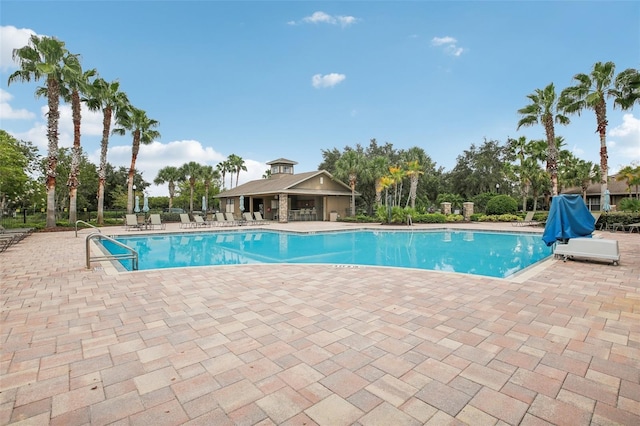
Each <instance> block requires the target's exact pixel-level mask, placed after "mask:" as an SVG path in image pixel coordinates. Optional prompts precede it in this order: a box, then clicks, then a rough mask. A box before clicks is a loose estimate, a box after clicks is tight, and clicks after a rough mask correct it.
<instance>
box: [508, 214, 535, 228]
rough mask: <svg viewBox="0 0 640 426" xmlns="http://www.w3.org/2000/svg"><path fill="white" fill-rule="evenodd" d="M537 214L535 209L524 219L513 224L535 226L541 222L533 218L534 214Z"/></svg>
mask: <svg viewBox="0 0 640 426" xmlns="http://www.w3.org/2000/svg"><path fill="white" fill-rule="evenodd" d="M534 214H536V212H535V211H533V212H527V214H526V216H525V217H524V219H523V220H521V221H517V222H514V223H513V226H533V225H538V224H539V223H540V222H537V221H535V220H533V215H534Z"/></svg>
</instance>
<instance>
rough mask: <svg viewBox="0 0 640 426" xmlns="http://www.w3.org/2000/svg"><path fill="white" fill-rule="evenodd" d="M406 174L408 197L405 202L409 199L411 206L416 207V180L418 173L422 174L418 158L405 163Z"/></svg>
mask: <svg viewBox="0 0 640 426" xmlns="http://www.w3.org/2000/svg"><path fill="white" fill-rule="evenodd" d="M405 173H406V175H407V176H409V182H410V186H409V198H408V199H407V203H408V202H409V200H411V208H412V209H415V208H416V194H417V193H418V180H419V179H420V175H423V174H424V171H423V170H422V166H421V165H420V163H419V162H418V160H414V161H409V162H408V163H407V170H406V172H405Z"/></svg>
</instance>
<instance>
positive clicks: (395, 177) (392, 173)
mask: <svg viewBox="0 0 640 426" xmlns="http://www.w3.org/2000/svg"><path fill="white" fill-rule="evenodd" d="M405 176H406V173H405V171H404V169H403V168H402V167H399V166H391V167H389V177H391V180H392V182H393V190H394V195H393V205H394V206H399V205H400V201H401V200H402V180H403V179H404V177H405Z"/></svg>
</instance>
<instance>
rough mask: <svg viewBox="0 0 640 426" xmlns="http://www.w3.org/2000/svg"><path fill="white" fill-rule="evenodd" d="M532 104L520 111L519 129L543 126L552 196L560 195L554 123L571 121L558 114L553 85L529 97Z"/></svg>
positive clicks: (537, 90) (536, 91)
mask: <svg viewBox="0 0 640 426" xmlns="http://www.w3.org/2000/svg"><path fill="white" fill-rule="evenodd" d="M527 98H529V100H530V101H531V103H530V104H529V105H527V106H525V107H524V108H521V109H519V110H518V114H520V115H522V118H521V119H520V121H518V129H520V127H522V126H533V125H534V124H542V125H543V126H544V131H545V134H546V136H547V146H548V151H547V172H548V173H549V175H550V177H551V195H552V196H554V197H555V196H556V195H558V149H557V147H556V136H555V127H554V123H558V124H563V125H566V124H569V119H568V118H567V117H566V116H564V115H562V114H560V113H559V112H558V109H559V108H558V98H557V96H556V90H555V87H554V86H553V83H550V84H549V85H548V86H547V87H545V88H544V89H542V90H541V89H536V90H535V91H534V92H533V93H531V94H529V95H527Z"/></svg>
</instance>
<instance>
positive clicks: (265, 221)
mask: <svg viewBox="0 0 640 426" xmlns="http://www.w3.org/2000/svg"><path fill="white" fill-rule="evenodd" d="M253 216H254V217H255V218H256V220H257V221H258V223H264V224H269V223H271V222H269V221H268V220H266V219H264V218H263V217H262V213H260V212H253Z"/></svg>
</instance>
